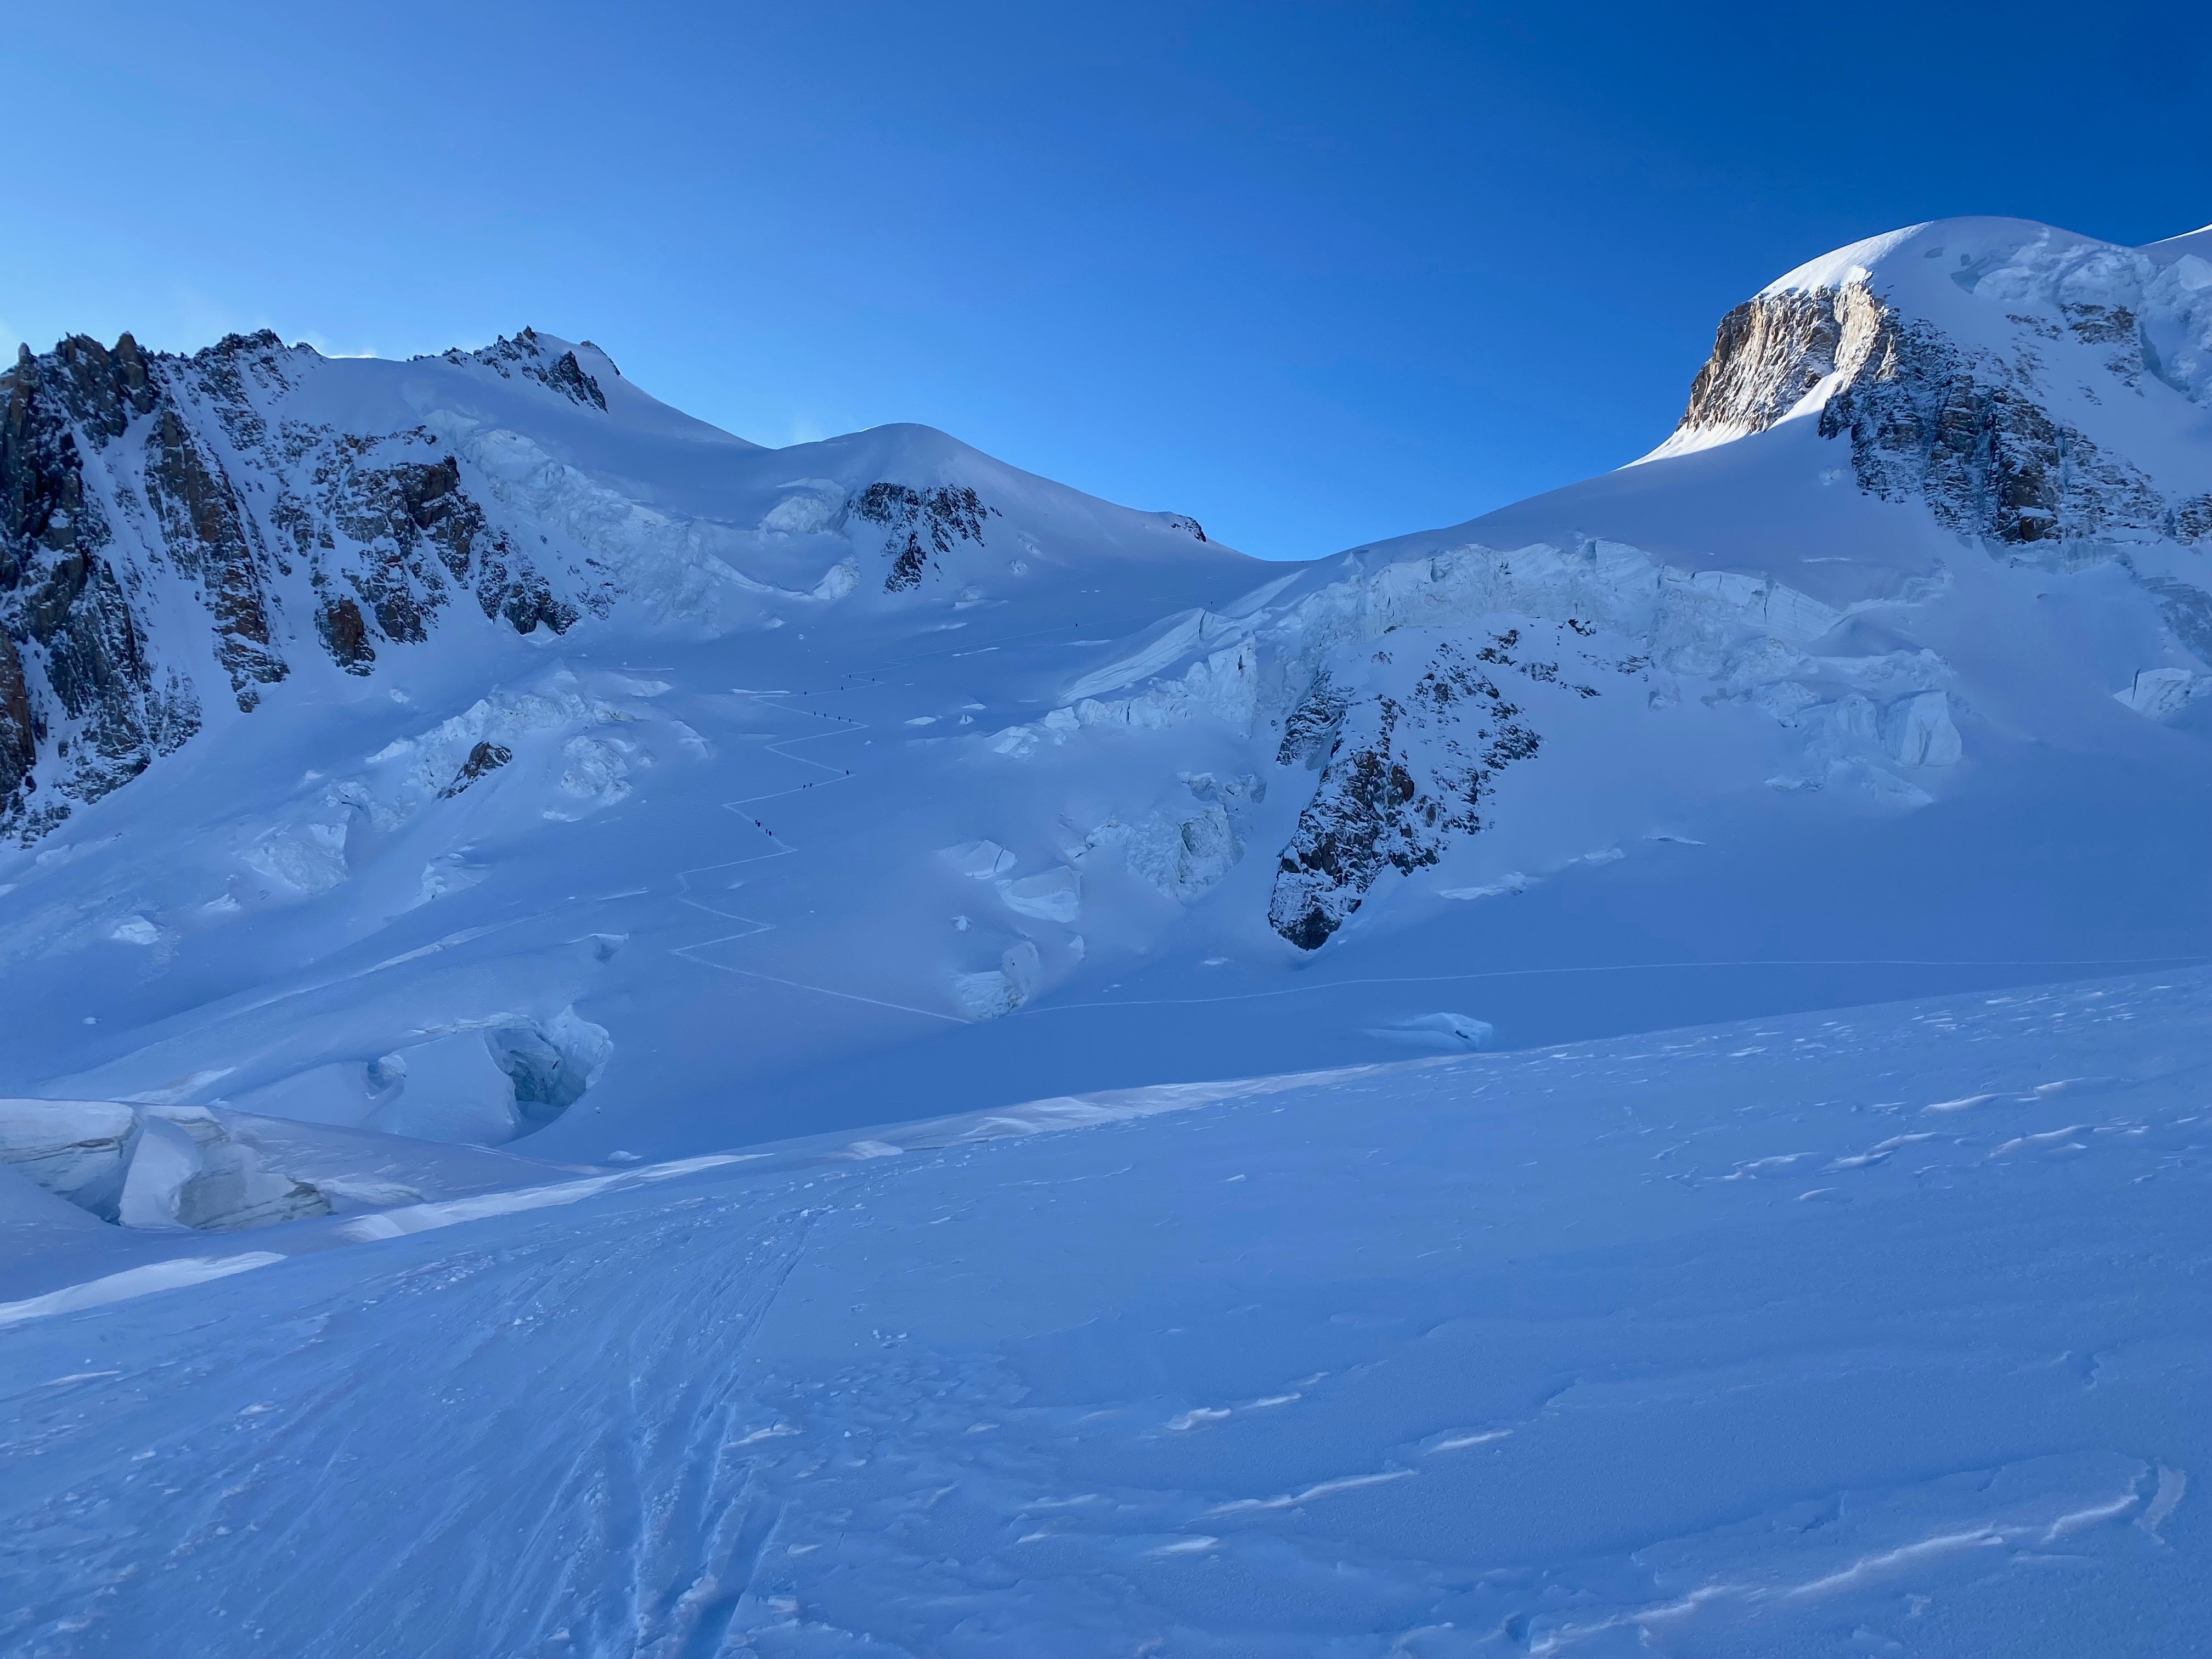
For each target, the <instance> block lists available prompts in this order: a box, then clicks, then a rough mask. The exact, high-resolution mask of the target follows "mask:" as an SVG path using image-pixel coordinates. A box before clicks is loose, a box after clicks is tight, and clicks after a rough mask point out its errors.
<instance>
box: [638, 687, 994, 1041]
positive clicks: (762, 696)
mask: <svg viewBox="0 0 2212 1659" xmlns="http://www.w3.org/2000/svg"><path fill="white" fill-rule="evenodd" d="M857 689H858V688H857V687H854V686H841V687H838V688H836V690H831V691H752V690H745V689H744V688H743V687H735V688H732V690H734V691H735V693H736V695H738V696H744V697H750V699H752V701H753V702H757V703H759V704H761V705H762V706H763V707H764V708H779V709H781V708H789V707H790V704H789V703H788V702H783V701H780V700H781V699H787V698H796V697H819V696H836V695H838V694H839V693H840V692H843V691H850V690H857ZM772 700H778V701H772ZM799 712H800V713H802V714H810V715H812V716H813V717H814V718H815V719H817V720H836V721H838V722H840V726H839V729H837V730H836V731H830V732H807V733H805V734H804V735H802V736H799V737H795V738H778V739H776V740H775V741H774V742H772V743H769V744H765V745H764V746H763V747H764V750H765V752H767V753H769V754H771V755H775V756H777V757H780V758H781V759H784V760H788V761H794V762H796V763H799V765H801V766H811V767H815V768H817V769H820V770H822V771H823V772H827V773H829V776H828V777H824V778H811V779H809V780H807V781H805V782H804V783H800V784H797V785H794V786H793V787H791V788H788V789H771V790H769V791H767V792H765V793H761V794H757V795H741V796H739V797H738V799H735V800H726V801H724V802H723V803H722V804H721V805H722V810H723V811H726V812H734V813H736V814H737V815H738V817H741V818H744V820H745V821H746V822H747V823H750V824H751V825H752V826H753V828H754V829H757V830H759V831H760V833H761V835H762V836H763V837H765V838H766V840H767V841H768V842H769V850H768V851H767V852H763V853H754V854H749V855H747V856H746V857H744V858H739V859H727V860H723V861H721V862H720V863H716V864H701V865H695V866H692V867H691V868H690V869H688V870H679V871H678V872H676V885H677V896H678V898H680V899H681V900H682V901H683V902H684V903H686V904H688V905H690V906H691V908H694V909H696V910H704V911H705V912H706V913H707V914H708V915H712V916H720V917H721V918H722V919H723V920H724V921H735V922H739V923H742V924H743V925H744V931H743V932H741V933H724V934H722V935H720V936H719V937H718V938H714V939H701V940H699V941H698V942H697V943H696V944H692V945H675V946H672V947H671V951H670V953H671V955H674V956H678V957H683V958H684V960H686V961H688V962H693V963H698V964H699V965H700V966H702V967H706V968H713V969H719V970H720V972H722V973H726V974H736V975H740V976H742V977H744V978H746V979H757V980H765V981H768V982H769V983H770V984H774V985H787V986H789V987H792V988H793V989H795V990H800V991H811V992H813V993H815V994H817V995H819V996H826V997H836V998H838V999H840V1000H843V1001H847V1002H862V1003H867V1004H869V1005H871V1006H874V1007H878V1008H890V1009H894V1010H896V1011H897V1012H900V1013H907V1014H920V1015H921V1016H922V1017H923V1018H927V1019H935V1020H942V1021H944V1022H945V1023H946V1024H953V1025H964V1024H968V1022H967V1021H965V1020H963V1019H961V1018H958V1017H957V1015H953V1014H947V1013H944V1012H940V1011H939V1010H936V1009H931V1008H916V1007H914V1006H911V1005H910V1004H908V1003H903V1002H891V1001H888V1000H885V999H884V998H882V997H872V996H864V995H862V994H860V993H859V992H857V991H842V990H839V989H837V988H836V987H834V986H828V985H815V984H811V983H809V982H807V981H804V980H796V979H789V978H786V977H785V976H784V975H780V974H769V973H763V972H762V971H761V970H760V969H756V968H739V967H736V966H734V965H732V963H726V962H716V961H714V960H712V959H711V958H709V957H705V956H702V955H701V954H700V952H702V951H711V950H713V949H714V948H715V947H716V946H717V945H734V944H737V943H739V942H740V941H742V940H745V939H757V938H758V937H759V936H760V935H761V934H763V933H773V932H775V928H776V927H777V924H776V923H775V922H773V921H765V920H763V919H762V918H761V917H758V916H752V915H745V914H744V912H742V911H738V910H732V909H729V908H726V907H724V906H722V905H720V904H713V903H709V902H708V901H707V900H705V899H703V898H702V897H701V896H699V892H698V890H697V889H696V888H695V887H694V886H693V884H692V882H693V878H695V877H702V876H707V875H710V874H713V873H714V872H717V871H722V870H738V869H742V868H744V866H747V865H751V864H761V863H765V862H766V861H768V860H770V859H779V858H790V857H793V856H796V855H797V854H799V851H800V849H799V848H797V847H795V846H793V845H792V844H791V843H790V842H787V841H785V840H784V839H782V838H781V836H778V835H777V834H776V833H775V831H774V830H773V829H769V827H768V825H767V824H765V823H763V822H762V821H761V820H760V818H759V817H758V816H757V814H755V813H754V812H752V811H750V810H749V809H750V808H752V807H754V806H757V805H760V804H761V803H762V802H763V801H771V800H782V799H787V797H789V796H793V795H799V794H804V793H807V792H808V791H810V790H813V789H818V788H821V787H824V786H826V785H829V784H832V783H842V782H846V781H848V780H850V779H851V777H852V775H853V774H852V770H851V769H849V768H848V767H840V766H832V765H830V764H829V763H828V762H826V761H818V760H816V759H814V758H813V757H811V756H808V755H794V754H793V753H792V752H791V751H792V750H793V749H795V748H797V747H798V746H799V744H804V743H820V742H823V741H824V740H825V739H828V738H849V737H857V736H858V735H859V734H860V733H861V732H867V731H872V730H873V729H874V728H873V727H872V726H868V725H867V724H866V723H865V722H864V721H860V720H854V719H851V718H850V717H849V716H847V715H843V714H822V713H818V712H817V711H816V710H813V709H801V710H800V711H799ZM725 890H726V889H725Z"/></svg>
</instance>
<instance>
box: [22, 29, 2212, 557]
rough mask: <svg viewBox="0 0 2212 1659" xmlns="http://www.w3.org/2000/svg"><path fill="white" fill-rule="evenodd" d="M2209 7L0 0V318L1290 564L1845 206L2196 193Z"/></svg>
mask: <svg viewBox="0 0 2212 1659" xmlns="http://www.w3.org/2000/svg"><path fill="white" fill-rule="evenodd" d="M2207 11H2208V9H2205V8H2203V7H2200V6H2196V5H2191V4H2185V3H2180V0H2172V3H2166V4H2158V5H2131V4H2126V3H2121V4H2108V5H2102V6H2099V7H2096V8H2093V9H2090V8H2084V7H2081V6H2079V5H2075V6H2068V7H2058V6H2039V5H2034V4H2025V5H2020V4H2015V5H2002V6H1998V5H1984V4H1947V5H1938V6H1930V7H1923V8H1919V9H1900V8H1883V7H1877V8H1873V9H1865V8H1859V9H1851V8H1844V9H1838V8H1835V7H1832V6H1829V7H1820V8H1811V7H1783V6H1775V5H1762V6H1751V5H1713V6H1704V7H1695V8H1659V7H1650V6H1620V5H1612V4H1589V5H1583V6H1579V7H1577V6H1566V5H1551V6H1545V7H1541V8H1539V7H1535V6H1517V7H1502V6H1434V5H1415V4H1402V5H1389V4H1383V5H1357V6H1355V5H1334V6H1318V5H1297V4H1268V5H1258V4H1254V5H1209V4H1191V5H1152V4H1149V3H1141V0H1139V3H1127V4H1121V5H1117V6H1111V7H1106V6H1081V5H1060V6H1037V5H1033V4H1032V5H1014V4H1006V5H994V4H976V5H963V4H947V5H932V6H914V5H889V4H884V5H874V4H848V3H839V0H824V3H815V4H796V3H794V4H786V5H782V6H777V7H762V6H752V5H704V4H662V5H637V6H633V7H629V8H623V9H620V10H619V11H617V9H615V8H612V7H606V6H594V5H583V4H574V3H563V0H554V3H538V4H532V5H528V6H524V5H515V4H486V5H470V4H465V3H457V4H444V5H436V6H432V5H424V4H389V5H382V6H368V7H359V6H356V7H349V8H337V7H301V6H297V5H294V4H283V5H276V4H246V3H232V4H222V3H210V4H205V5H199V6H193V7H179V6H173V5H160V6H156V5H148V4H121V3H103V0H73V3H71V4H70V5H68V6H61V5H52V4H46V5H39V6H35V7H34V6H32V5H29V4H26V3H21V0H6V3H5V5H4V9H0V19H4V24H5V32H6V36H7V39H8V43H9V58H10V59H11V73H10V75H9V101H10V120H9V165H8V166H7V167H6V168H4V169H0V225H4V231H0V337H21V338H27V339H28V340H30V341H32V342H33V343H34V344H36V345H38V346H40V347H41V348H43V347H44V346H46V345H48V344H50V343H52V340H53V339H54V338H55V337H58V335H60V334H62V333H64V332H68V331H87V332H90V333H94V334H96V335H99V336H100V337H103V338H111V339H112V337H113V336H114V335H115V334H116V333H117V332H118V331H121V330H123V329H125V328H129V329H131V330H133V331H136V332H137V334H138V336H139V337H140V338H141V339H142V340H143V341H144V342H145V343H149V344H155V345H160V346H164V347H173V348H190V347H193V346H197V345H199V344H204V343H206V342H208V341H209V340H210V339H211V338H213V337H215V336H216V335H217V334H220V333H222V331H226V330H228V329H234V328H246V327H253V326H259V325H264V324H265V325H270V326H272V327H275V328H276V330H278V331H279V332H281V333H283V335H285V336H286V337H288V338H301V339H307V340H310V341H312V342H313V343H316V344H318V345H319V346H321V347H322V348H323V349H326V350H331V351H374V352H377V353H380V354H383V355H387V356H389V355H404V354H408V353H411V352H416V351H427V350H432V349H440V348H442V347H444V346H446V345H449V344H454V343H481V342H483V341H484V340H486V339H489V337H491V336H492V335H493V334H495V333H499V332H512V331H513V330H514V329H515V328H517V327H519V326H520V325H523V324H525V323H532V324H535V325H538V327H541V328H544V329H548V330H550V331H554V332H556V333H560V334H567V335H571V336H586V337H591V338H592V339H594V340H596V341H597V342H598V343H599V344H601V345H602V346H604V347H605V348H606V349H608V350H609V351H610V352H611V354H612V355H613V356H614V357H615V358H616V360H617V362H620V363H621V364H622V366H623V369H624V371H625V372H626V373H627V374H629V376H630V377H631V378H632V379H634V380H636V381H637V382H638V383H639V384H641V385H642V386H645V387H647V389H648V390H650V391H652V392H654V393H656V394H657V395H659V396H660V397H662V398H665V399H666V400H668V401H669V402H671V403H674V404H678V405H679V406H681V407H683V408H684V409H687V410H690V411H691V412H693V413H695V414H697V415H700V416H704V417H705V418H707V419H709V420H713V421H715V422H718V423H720V424H721V425H724V426H726V427H728V428H731V429H732V430H734V431H737V432H739V433H742V434H744V435H746V436H747V437H750V438H753V439H756V440H757V441H762V442H767V443H787V442H790V441H793V440H795V439H801V438H807V437H818V436H826V435H830V434H832V433H836V432H840V431H845V430H849V429H851V428H856V427H862V426H870V425H874V424H876V423H878V422H884V421H893V420H915V421H923V422H928V423H930V424H932V425H935V426H940V427H943V428H946V429H947V430H949V431H951V432H953V433H956V434H957V435H959V436H961V437H963V438H964V439H966V440H968V441H969V442H971V443H975V444H976V445H978V446H980V447H982V448H984V449H987V450H989V451H991V452H992V453H995V454H997V455H1000V456H1001V457H1003V458H1005V459H1007V460H1010V461H1012V462H1013V463H1015V464H1016V465H1021V466H1025V467H1028V468H1030V469H1032V470H1034V471H1039V472H1042V473H1046V474H1048V475H1049V476H1052V477H1057V478H1060V479H1063V480H1065V481H1066V482H1067V483H1073V484H1075V485H1078V486H1079V487H1081V488H1083V489H1090V490H1092V491H1094V492H1096V493H1097V494H1100V495H1106V496H1109V497H1111V498H1113V499H1115V500H1117V501H1126V502H1128V503H1129V504H1131V505H1133V506H1138V507H1156V508H1172V509H1176V510H1180V511H1184V512H1188V513H1195V514H1196V515H1197V516H1199V517H1200V519H1201V520H1204V521H1205V522H1206V525H1207V526H1208V528H1209V530H1210V531H1212V532H1213V533H1214V534H1216V535H1217V536H1218V537H1220V538H1223V539H1225V540H1227V541H1230V542H1231V543H1233V544H1237V545H1239V546H1243V547H1244V548H1246V549H1247V550H1250V551H1253V552H1255V553H1262V554H1267V555H1273V556H1312V555H1317V554H1322V553H1326V552H1330V551H1333V550H1336V549H1339V548H1341V547H1344V546H1346V545H1350V544H1354V543H1357V542H1360V541H1364V540H1369V539H1373V538H1380V537H1382V536H1385V535H1390V534H1395V533H1397V532H1403V531H1410V530H1414V529H1419V528H1423V527H1425V526H1432V525H1437V524H1444V523H1450V522H1454V521H1456V520H1462V519H1465V518H1468V517H1471V516H1473V515H1474V514H1475V513H1480V512H1482V511H1485V510H1486V509H1488V508H1490V507H1496V506H1498V505H1502V504H1503V503H1504V502H1506V501H1511V500H1514V499H1516V498H1517V497H1520V496H1522V495H1528V494H1531V493H1534V492H1535V491H1537V490H1540V489H1547V488H1550V487H1552V486H1554V485H1557V484H1560V483H1567V482H1570V481H1571V480H1572V479H1574V478H1577V477H1583V476H1586V475H1588V474H1589V473H1591V472H1594V471H1601V470H1603V469H1606V468H1608V467H1612V466H1615V465H1620V464H1621V463H1622V462H1624V461H1626V460H1629V459H1632V458H1633V457H1634V456H1635V455H1637V454H1638V453H1641V452H1642V451H1643V450H1644V449H1646V448H1648V447H1650V445H1651V444H1653V443H1655V442H1656V441H1658V439H1659V438H1661V437H1662V436H1663V435H1664V434H1665V432H1666V430H1667V429H1668V427H1669V426H1670V425H1671V423H1672V422H1673V419H1674V416H1675V414H1676V413H1677V412H1678V410H1679V409H1680V403H1681V399H1682V396H1683V393H1684V392H1685V391H1686V388H1687V386H1688V382H1689V379H1690V376H1691V374H1692V372H1693V371H1694V370H1695V368H1696V367H1697V365H1698V362H1699V361H1700V359H1701V358H1702V356H1703V355H1704V353H1705V349H1706V347H1707V346H1708V344H1709V343H1710V342H1711V331H1712V326H1713V324H1714V323H1715V322H1716V321H1717V319H1718V317H1719V316H1720V314H1721V313H1722V312H1723V311H1724V310H1725V309H1726V308H1727V307H1729V305H1731V304H1733V303H1735V301H1738V300H1740V299H1741V298H1743V297H1744V296H1745V295H1747V294H1749V293H1751V292H1753V290H1755V289H1757V288H1759V286H1760V285H1761V284H1762V283H1765V282H1766V281H1767V280H1768V279H1769V278H1771V276H1775V275H1778V274H1779V273H1780V272H1781V271H1783V270H1786V269H1787V268H1789V267H1790V266H1791V265H1793V264H1797V263H1798V262H1799V261H1801V260H1802V259H1803V258H1807V257H1808V256H1810V255H1813V254H1815V253H1818V252H1822V251H1824V250H1826V249H1827V248H1829V247H1832V246H1836V245H1838V244H1839V243H1842V242H1845V241H1849V240H1853V239H1855V238H1857V237H1859V236H1862V235H1866V234H1871V233H1874V232H1876V231H1880V230H1884V229H1887V228H1892V227H1893V226H1895V225H1899V224H1905V223H1910V222H1915V221H1917V220H1921V219H1927V218H1931V217H1936V216H1942V215H1947V214H1953V213H1971V212H1990V213H2009V214H2018V215H2021V216H2027V217H2033V218H2040V219H2047V220H2051V221H2053V222H2058V223H2061V224H2064V225H2066V226H2068V227H2069V228H2073V229H2076V230H2081V231H2084V232H2087V233H2089V234H2094V235H2100V236H2105V237H2108V238H2112V239H2113V240H2121V241H2129V242H2135V241H2142V240H2149V239H2151V238H2154V237H2158V236H2163V235H2169V234H2174V233H2177V232H2179V231H2183V230H2186V229H2191V228H2195V227H2197V226H2198V225H2200V224H2203V223H2204V222H2207V221H2208V220H2212V145H2208V144H2207V143H2206V141H2205V137H2204V134H2205V132H2206V131H2208V130H2212V19H2208V15H2207Z"/></svg>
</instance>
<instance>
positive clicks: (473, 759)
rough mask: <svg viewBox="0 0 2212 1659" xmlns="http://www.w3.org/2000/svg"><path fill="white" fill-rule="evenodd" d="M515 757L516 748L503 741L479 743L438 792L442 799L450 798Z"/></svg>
mask: <svg viewBox="0 0 2212 1659" xmlns="http://www.w3.org/2000/svg"><path fill="white" fill-rule="evenodd" d="M513 758H514V750H512V749H509V748H508V747H507V745H506V744H503V743H489V742H487V743H479V744H477V746H476V747H475V748H473V749H471V750H469V757H468V759H466V760H465V761H463V762H462V763H461V769H460V770H459V771H458V772H456V773H454V774H453V781H452V782H451V783H449V784H447V786H446V787H444V788H443V789H441V790H440V791H439V792H438V794H439V798H440V799H445V800H450V799H453V797H454V796H455V795H458V794H459V793H461V791H462V790H464V789H465V788H467V787H469V786H470V785H471V784H472V783H474V782H475V781H477V779H478V778H481V777H483V776H484V775H486V774H487V773H491V772H496V771H498V770H499V769H500V768H501V767H502V766H504V765H506V764H507V762H509V761H511V760H513Z"/></svg>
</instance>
